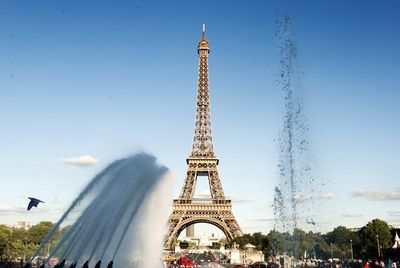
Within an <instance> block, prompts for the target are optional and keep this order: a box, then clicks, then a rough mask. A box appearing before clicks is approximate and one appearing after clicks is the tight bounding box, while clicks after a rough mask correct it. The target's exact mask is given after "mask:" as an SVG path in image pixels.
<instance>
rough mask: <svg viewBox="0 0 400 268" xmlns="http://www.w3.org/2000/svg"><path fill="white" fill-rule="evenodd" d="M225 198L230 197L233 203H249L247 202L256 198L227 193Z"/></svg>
mask: <svg viewBox="0 0 400 268" xmlns="http://www.w3.org/2000/svg"><path fill="white" fill-rule="evenodd" d="M226 198H227V199H231V200H232V202H235V203H249V202H254V201H255V200H256V199H255V198H253V197H242V196H237V195H234V194H232V195H228V196H227V197H226Z"/></svg>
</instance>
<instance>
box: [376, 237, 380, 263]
mask: <svg viewBox="0 0 400 268" xmlns="http://www.w3.org/2000/svg"><path fill="white" fill-rule="evenodd" d="M376 243H377V246H378V257H379V258H380V257H381V248H380V246H379V236H378V235H376Z"/></svg>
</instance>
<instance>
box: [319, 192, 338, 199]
mask: <svg viewBox="0 0 400 268" xmlns="http://www.w3.org/2000/svg"><path fill="white" fill-rule="evenodd" d="M335 197H336V196H335V195H334V194H333V193H325V194H323V195H321V196H320V199H324V200H332V199H334V198H335Z"/></svg>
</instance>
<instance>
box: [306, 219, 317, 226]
mask: <svg viewBox="0 0 400 268" xmlns="http://www.w3.org/2000/svg"><path fill="white" fill-rule="evenodd" d="M306 222H307V223H308V224H312V225H315V221H314V220H306Z"/></svg>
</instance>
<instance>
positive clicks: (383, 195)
mask: <svg viewBox="0 0 400 268" xmlns="http://www.w3.org/2000/svg"><path fill="white" fill-rule="evenodd" d="M352 196H353V197H361V198H365V199H367V200H369V201H393V200H400V190H396V191H392V192H388V191H376V190H361V191H355V192H353V193H352Z"/></svg>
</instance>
